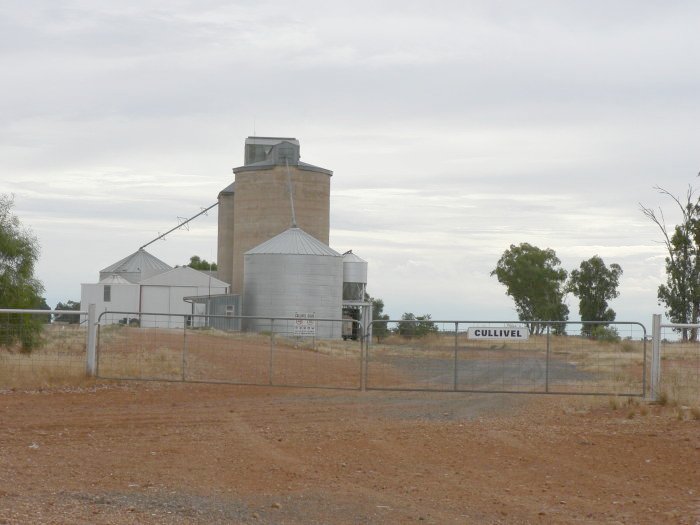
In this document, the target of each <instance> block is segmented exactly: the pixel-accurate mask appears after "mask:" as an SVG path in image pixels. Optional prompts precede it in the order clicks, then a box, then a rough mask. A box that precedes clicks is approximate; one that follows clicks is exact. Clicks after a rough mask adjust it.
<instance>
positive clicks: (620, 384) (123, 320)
mask: <svg viewBox="0 0 700 525" xmlns="http://www.w3.org/2000/svg"><path fill="white" fill-rule="evenodd" d="M80 313H82V314H84V313H85V312H80ZM83 317H85V316H83ZM51 320H52V319H51V312H38V313H37V312H34V313H16V312H14V311H12V312H10V311H0V388H3V387H12V386H22V385H32V386H36V385H41V384H43V383H51V384H56V383H60V382H62V381H66V382H69V381H75V380H80V379H81V378H84V377H85V371H86V358H87V357H89V356H87V355H86V353H88V352H86V346H87V345H86V339H89V338H88V337H87V326H86V325H87V324H88V323H83V324H66V323H55V322H54V323H51V322H50V321H51ZM349 322H350V323H355V324H357V322H356V321H349V320H329V319H291V318H289V319H267V318H245V317H228V316H198V315H173V314H138V313H133V312H131V313H130V312H105V313H103V314H102V315H101V316H100V317H99V321H98V323H97V324H98V328H99V331H98V336H97V338H98V343H97V354H96V355H97V362H96V363H95V370H96V375H97V376H98V377H102V378H111V379H142V380H165V381H194V382H222V383H234V384H249V385H276V386H302V387H326V388H345V389H358V388H362V387H363V386H365V387H366V388H368V389H377V390H384V389H387V390H434V391H476V392H514V393H515V392H526V393H564V394H566V393H570V394H604V395H609V394H612V395H638V396H641V395H644V393H645V385H646V371H647V368H648V367H647V337H646V331H645V329H644V326H643V325H641V324H639V323H611V324H608V325H607V326H593V325H591V324H588V325H584V324H582V323H574V322H570V323H554V324H552V323H550V324H547V325H541V326H533V325H531V324H528V323H522V322H511V323H504V322H469V321H428V322H421V321H414V322H411V323H406V322H405V321H386V322H375V323H373V326H372V331H373V333H374V337H373V338H372V341H371V344H367V345H366V348H364V349H363V344H362V343H363V341H362V337H360V338H359V339H358V340H347V341H346V340H344V339H343V336H344V335H345V333H346V332H347V333H348V336H350V335H351V334H352V336H353V337H354V334H362V329H361V327H359V324H357V326H355V328H354V329H353V327H352V326H350V327H349V329H348V326H346V325H347V323H349ZM93 325H94V324H91V326H93ZM251 328H254V329H251ZM479 330H481V331H480V332H479ZM665 330H668V335H667V336H663V339H664V345H663V357H662V360H663V370H664V372H663V374H662V376H661V377H662V378H663V379H662V387H663V389H664V391H665V392H667V393H668V394H669V395H671V396H673V397H674V398H675V399H678V400H680V401H683V402H684V400H688V402H692V401H693V400H697V399H698V398H699V397H700V395H698V392H700V351H699V345H698V343H682V342H680V341H679V340H678V339H679V338H678V336H677V335H675V336H674V334H675V332H674V331H673V329H671V328H665ZM496 331H498V334H496ZM504 331H505V336H504ZM516 332H518V333H522V334H525V335H526V336H525V337H512V335H513V334H515V333H516ZM531 332H532V333H531ZM327 334H332V335H333V337H327ZM484 334H486V335H487V337H484ZM489 334H491V335H493V334H496V336H494V337H488V335H489ZM90 348H93V347H92V346H90ZM91 355H93V354H91ZM87 361H89V359H87Z"/></svg>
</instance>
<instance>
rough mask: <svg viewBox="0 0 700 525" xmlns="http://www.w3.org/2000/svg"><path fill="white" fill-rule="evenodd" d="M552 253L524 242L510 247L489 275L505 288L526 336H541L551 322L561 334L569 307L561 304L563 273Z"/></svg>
mask: <svg viewBox="0 0 700 525" xmlns="http://www.w3.org/2000/svg"><path fill="white" fill-rule="evenodd" d="M560 264H561V261H560V260H559V259H558V258H557V255H556V253H555V252H554V250H552V249H550V248H547V249H544V250H543V249H541V248H538V247H537V246H532V245H531V244H528V243H521V244H519V245H518V246H516V245H514V244H511V245H510V248H509V249H507V250H506V251H505V252H503V255H501V258H500V259H499V260H498V263H497V265H496V268H495V269H494V270H493V271H492V272H491V275H492V276H494V275H495V276H496V278H497V279H498V282H499V283H501V284H503V285H504V286H505V287H506V295H509V296H511V297H512V298H513V301H514V302H515V310H516V312H517V313H518V318H519V319H520V320H521V321H528V322H529V324H528V327H529V330H530V333H533V334H539V333H542V332H543V331H544V330H545V328H546V326H547V324H548V323H545V322H538V321H560V322H559V323H551V324H552V326H553V328H554V330H555V331H557V332H562V331H563V328H562V327H563V326H564V325H563V323H562V321H566V320H567V319H568V318H569V307H568V306H567V305H566V304H565V303H564V295H565V290H564V283H565V281H566V277H567V273H566V270H564V269H563V268H561V267H560Z"/></svg>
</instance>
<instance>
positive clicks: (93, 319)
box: [85, 304, 97, 377]
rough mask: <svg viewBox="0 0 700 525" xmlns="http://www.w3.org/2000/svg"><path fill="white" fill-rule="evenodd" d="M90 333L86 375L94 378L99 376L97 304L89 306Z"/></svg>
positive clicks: (88, 323)
mask: <svg viewBox="0 0 700 525" xmlns="http://www.w3.org/2000/svg"><path fill="white" fill-rule="evenodd" d="M87 325H88V333H87V356H86V359H85V373H86V374H87V375H88V376H90V377H93V376H95V374H97V307H96V306H95V304H89V305H88V319H87Z"/></svg>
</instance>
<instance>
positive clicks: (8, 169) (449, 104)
mask: <svg viewBox="0 0 700 525" xmlns="http://www.w3.org/2000/svg"><path fill="white" fill-rule="evenodd" d="M699 24H700V3H698V2H694V1H674V2H658V1H645V0H634V1H631V0H629V1H628V0H619V1H616V2H608V1H599V0H586V1H575V0H574V1H568V2H561V1H554V0H553V1H547V0H542V1H535V2H521V1H499V0H484V1H472V0H469V1H464V0H462V1H450V0H446V1H441V2H421V1H412V0H402V1H401V2H398V1H384V2H378V1H376V0H375V1H364V0H359V1H353V2H342V3H341V2H328V1H320V0H319V1H304V0H303V1H298V2H282V1H265V0H254V1H226V2H224V1H217V0H198V1H178V0H170V1H168V2H165V1H151V0H140V1H139V2H133V1H119V2H117V1H96V0H77V1H60V0H58V1H53V0H52V1H49V0H47V1H33V0H21V1H15V0H5V1H4V2H2V4H0V69H1V70H2V72H3V73H2V79H3V80H2V83H1V84H0V94H1V96H0V193H6V194H12V195H14V203H15V208H14V211H15V214H16V215H17V216H18V217H19V218H20V220H21V221H22V223H23V224H24V225H25V226H27V227H28V228H30V229H31V230H32V232H33V233H34V234H35V235H36V237H37V239H38V241H39V243H40V245H41V255H40V259H39V261H38V264H37V275H38V277H39V278H40V279H41V280H42V281H43V283H44V286H45V290H46V292H45V295H46V298H47V301H48V303H49V305H51V306H54V305H55V304H56V303H57V302H58V301H63V302H65V301H67V300H69V299H72V300H79V299H80V284H81V283H92V282H97V280H98V273H99V270H101V269H102V268H104V267H106V266H108V265H110V264H112V263H114V262H116V261H117V260H119V259H121V258H123V257H125V256H127V255H129V254H130V253H132V252H134V251H136V250H137V249H138V248H139V247H140V246H141V245H143V244H145V243H147V242H149V241H150V240H152V239H153V238H155V237H156V236H158V235H159V234H160V233H163V232H165V231H167V230H168V229H170V228H172V227H174V226H176V225H177V224H178V221H179V219H178V218H186V217H190V216H192V215H195V214H196V213H198V212H199V211H201V210H202V209H203V208H206V207H208V206H210V205H211V204H214V203H215V202H216V199H217V195H218V192H219V191H220V190H221V189H223V188H224V187H226V186H227V185H228V184H230V183H231V182H232V181H233V174H232V171H231V169H232V168H233V167H236V166H240V165H242V164H243V145H244V141H245V138H246V137H247V136H250V135H254V134H257V135H260V136H289V137H296V138H297V139H299V141H300V142H301V155H302V160H303V161H305V162H308V163H311V164H315V165H317V166H321V167H324V168H327V169H331V170H333V172H334V175H333V178H332V180H331V236H330V239H331V240H330V245H331V247H333V248H334V249H336V250H338V251H340V252H344V251H346V250H349V249H352V250H353V252H354V253H356V254H358V255H359V256H361V257H362V258H364V259H366V260H367V261H368V263H369V284H368V291H369V292H370V294H371V295H372V296H374V297H380V298H382V299H383V300H384V303H385V305H386V306H385V312H386V313H389V314H390V316H391V318H392V319H394V318H398V317H399V316H400V315H401V314H402V313H404V312H413V313H415V314H416V315H421V314H426V313H429V314H431V315H432V317H433V319H461V320H474V321H478V320H484V321H485V320H504V321H508V320H514V319H516V318H517V315H516V312H515V309H514V304H513V301H512V299H511V298H510V297H508V296H507V295H506V294H505V288H504V287H503V286H502V285H500V284H499V283H498V281H497V280H496V278H495V277H492V276H490V272H491V270H493V269H494V268H495V266H496V263H497V261H498V259H499V257H500V256H501V255H502V253H503V252H504V251H505V250H506V249H508V247H509V246H510V245H511V244H516V245H517V244H520V243H523V242H528V243H530V244H533V245H536V246H538V247H540V248H551V249H553V250H554V251H555V252H556V254H557V256H558V257H559V259H560V260H561V265H562V267H563V268H565V269H567V270H568V271H570V270H572V269H574V268H577V267H578V266H579V264H580V263H581V261H583V260H586V259H589V258H590V257H592V256H594V255H599V256H601V257H602V258H603V259H604V261H605V262H606V263H607V264H610V263H618V264H620V265H621V266H622V269H623V271H624V274H623V275H622V277H621V282H620V286H619V291H620V296H619V297H618V298H617V299H615V300H613V301H612V302H611V303H610V305H611V307H612V308H613V309H614V310H615V311H616V312H617V319H618V320H619V321H639V322H642V323H644V324H645V325H647V327H648V328H650V323H651V316H652V314H654V313H662V312H663V308H662V307H661V306H659V305H658V302H657V299H656V290H657V288H658V286H659V284H661V283H663V282H664V281H665V269H664V247H663V245H662V244H661V243H660V241H661V232H660V231H659V230H658V228H657V227H656V226H655V225H654V224H652V223H651V222H650V221H649V220H648V219H646V218H645V217H644V216H643V215H642V213H641V212H640V203H641V204H644V205H646V206H650V207H654V208H659V207H661V208H662V209H663V211H664V213H665V216H666V220H667V221H668V223H669V225H672V224H674V221H677V220H678V219H679V214H678V213H676V210H674V205H673V202H672V201H671V200H670V199H669V198H668V197H665V196H663V195H661V194H659V192H658V191H657V190H656V189H655V186H657V185H659V186H662V187H664V188H666V189H667V190H668V191H669V192H670V193H672V194H675V195H681V196H684V195H685V193H686V191H687V190H688V188H689V186H690V187H694V186H695V185H696V184H697V183H698V182H700V179H698V178H697V175H698V171H699V170H700V68H699V67H698V64H700V31H698V30H697V28H698V25H699ZM216 220H217V214H216V208H215V209H213V210H211V211H210V212H208V215H207V216H205V217H202V218H199V219H197V220H195V221H193V222H192V223H191V224H190V226H189V228H188V229H183V230H178V231H177V232H175V233H173V234H170V235H169V236H168V237H167V238H166V240H164V241H158V242H157V243H154V244H152V245H150V246H149V247H148V248H147V249H148V250H149V251H150V252H151V253H153V254H154V255H155V256H157V257H159V258H160V259H163V260H164V261H166V262H167V263H169V264H171V265H175V264H186V263H187V262H188V261H189V258H190V256H192V255H195V254H196V255H199V256H201V257H202V258H204V259H207V260H215V259H216ZM567 303H568V305H569V308H570V310H571V316H570V317H571V319H578V303H577V300H576V298H575V297H572V296H569V297H568V298H567Z"/></svg>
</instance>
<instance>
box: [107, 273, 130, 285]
mask: <svg viewBox="0 0 700 525" xmlns="http://www.w3.org/2000/svg"><path fill="white" fill-rule="evenodd" d="M99 284H134V283H132V282H131V281H127V280H126V279H124V277H121V276H119V275H108V276H107V277H105V278H104V279H102V280H101V281H100V283H99Z"/></svg>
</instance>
